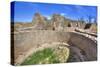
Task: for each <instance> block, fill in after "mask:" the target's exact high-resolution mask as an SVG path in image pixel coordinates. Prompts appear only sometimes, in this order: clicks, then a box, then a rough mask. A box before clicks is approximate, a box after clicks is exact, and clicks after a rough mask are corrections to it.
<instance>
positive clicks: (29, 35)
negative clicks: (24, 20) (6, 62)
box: [12, 30, 97, 64]
mask: <svg viewBox="0 0 100 67" xmlns="http://www.w3.org/2000/svg"><path fill="white" fill-rule="evenodd" d="M53 42H59V43H60V42H61V43H68V44H69V45H75V46H77V47H79V48H80V49H82V50H83V51H85V53H86V56H87V58H88V60H96V57H97V51H96V49H97V48H96V43H94V42H93V41H92V40H90V39H89V38H86V37H84V36H83V35H80V34H76V33H72V32H60V31H51V30H50V31H49V30H34V31H27V32H26V31H25V32H24V31H21V32H17V33H14V44H12V45H14V63H15V64H20V63H21V62H23V60H25V58H27V57H28V56H29V55H31V54H32V53H33V52H35V51H37V50H38V49H40V48H41V46H43V44H45V43H49V45H50V43H51V45H53V44H52V43H53ZM42 48H44V47H42Z"/></svg>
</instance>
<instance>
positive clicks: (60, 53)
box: [21, 48, 69, 65]
mask: <svg viewBox="0 0 100 67" xmlns="http://www.w3.org/2000/svg"><path fill="white" fill-rule="evenodd" d="M68 54H69V51H68V49H66V48H60V49H58V48H55V49H52V48H45V49H43V50H41V51H37V52H35V53H33V54H32V55H31V56H30V57H28V58H27V59H26V60H25V61H24V62H23V63H22V64H21V65H32V64H52V63H62V62H66V60H67V58H68V56H69V55H68Z"/></svg>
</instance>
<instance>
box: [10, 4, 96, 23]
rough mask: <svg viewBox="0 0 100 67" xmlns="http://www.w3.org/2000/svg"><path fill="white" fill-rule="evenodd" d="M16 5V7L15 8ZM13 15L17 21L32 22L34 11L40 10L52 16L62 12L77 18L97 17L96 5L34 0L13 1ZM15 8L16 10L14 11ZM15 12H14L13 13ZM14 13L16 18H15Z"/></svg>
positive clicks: (71, 17) (48, 16)
mask: <svg viewBox="0 0 100 67" xmlns="http://www.w3.org/2000/svg"><path fill="white" fill-rule="evenodd" d="M13 7H14V8H13ZM11 10H12V16H11V19H12V20H13V19H14V21H15V22H31V21H32V19H33V16H34V13H36V12H39V13H40V14H41V15H43V16H45V17H47V18H51V16H52V15H53V14H55V13H56V14H61V15H63V16H65V17H66V18H70V19H73V20H77V19H79V18H84V19H85V20H87V17H88V16H92V17H93V18H96V16H97V7H96V6H82V5H68V4H67V5H66V4H48V3H36V2H35V3H33V2H12V5H11ZM13 10H14V11H13ZM13 13H14V14H13ZM13 15H14V18H13Z"/></svg>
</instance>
